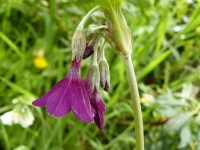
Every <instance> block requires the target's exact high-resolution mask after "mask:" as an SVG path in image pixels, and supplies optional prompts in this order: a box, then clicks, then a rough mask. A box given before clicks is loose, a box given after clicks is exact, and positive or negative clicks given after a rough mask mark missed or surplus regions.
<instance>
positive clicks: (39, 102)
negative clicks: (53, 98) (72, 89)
mask: <svg viewBox="0 0 200 150" xmlns="http://www.w3.org/2000/svg"><path fill="white" fill-rule="evenodd" d="M65 78H66V77H65ZM65 78H63V79H62V80H61V81H59V82H58V83H57V84H56V85H54V86H53V88H52V89H51V90H49V91H48V92H47V93H46V94H45V95H43V96H42V97H40V98H38V99H37V100H35V101H33V102H32V104H33V105H35V106H45V105H46V103H47V99H48V97H49V95H51V94H52V93H53V92H54V91H55V90H56V89H57V88H59V87H60V86H61V85H62V84H63V82H65Z"/></svg>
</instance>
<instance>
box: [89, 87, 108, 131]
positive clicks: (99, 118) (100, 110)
mask: <svg viewBox="0 0 200 150" xmlns="http://www.w3.org/2000/svg"><path fill="white" fill-rule="evenodd" d="M90 102H91V105H92V107H93V108H94V109H95V111H96V113H95V117H94V122H95V123H96V125H97V126H98V128H99V129H100V130H101V131H102V130H103V129H104V113H105V110H106V109H105V103H104V101H103V100H102V99H101V97H100V94H99V93H98V91H97V90H95V91H94V92H93V93H92V95H91V97H90Z"/></svg>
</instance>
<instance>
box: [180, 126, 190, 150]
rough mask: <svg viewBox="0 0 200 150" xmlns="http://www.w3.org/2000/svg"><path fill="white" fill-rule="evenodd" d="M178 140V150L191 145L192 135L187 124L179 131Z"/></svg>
mask: <svg viewBox="0 0 200 150" xmlns="http://www.w3.org/2000/svg"><path fill="white" fill-rule="evenodd" d="M180 138H181V142H180V143H179V145H178V148H180V149H182V148H185V147H186V146H187V145H188V144H189V143H191V141H192V133H191V130H190V127H189V125H188V124H187V125H185V126H184V127H183V128H182V129H181V133H180Z"/></svg>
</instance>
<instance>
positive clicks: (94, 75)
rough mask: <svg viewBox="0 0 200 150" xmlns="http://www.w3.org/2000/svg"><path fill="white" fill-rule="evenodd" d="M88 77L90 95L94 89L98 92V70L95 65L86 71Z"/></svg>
mask: <svg viewBox="0 0 200 150" xmlns="http://www.w3.org/2000/svg"><path fill="white" fill-rule="evenodd" d="M88 77H89V80H90V88H91V93H93V91H94V89H97V91H98V90H99V84H100V74H99V68H98V66H97V65H93V66H91V67H90V69H89V71H88Z"/></svg>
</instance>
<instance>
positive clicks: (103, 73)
mask: <svg viewBox="0 0 200 150" xmlns="http://www.w3.org/2000/svg"><path fill="white" fill-rule="evenodd" d="M99 72H100V82H101V86H102V87H103V89H104V90H105V91H107V92H108V91H109V88H110V70H109V66H108V63H107V61H106V60H105V59H104V60H101V61H100V62H99Z"/></svg>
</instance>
